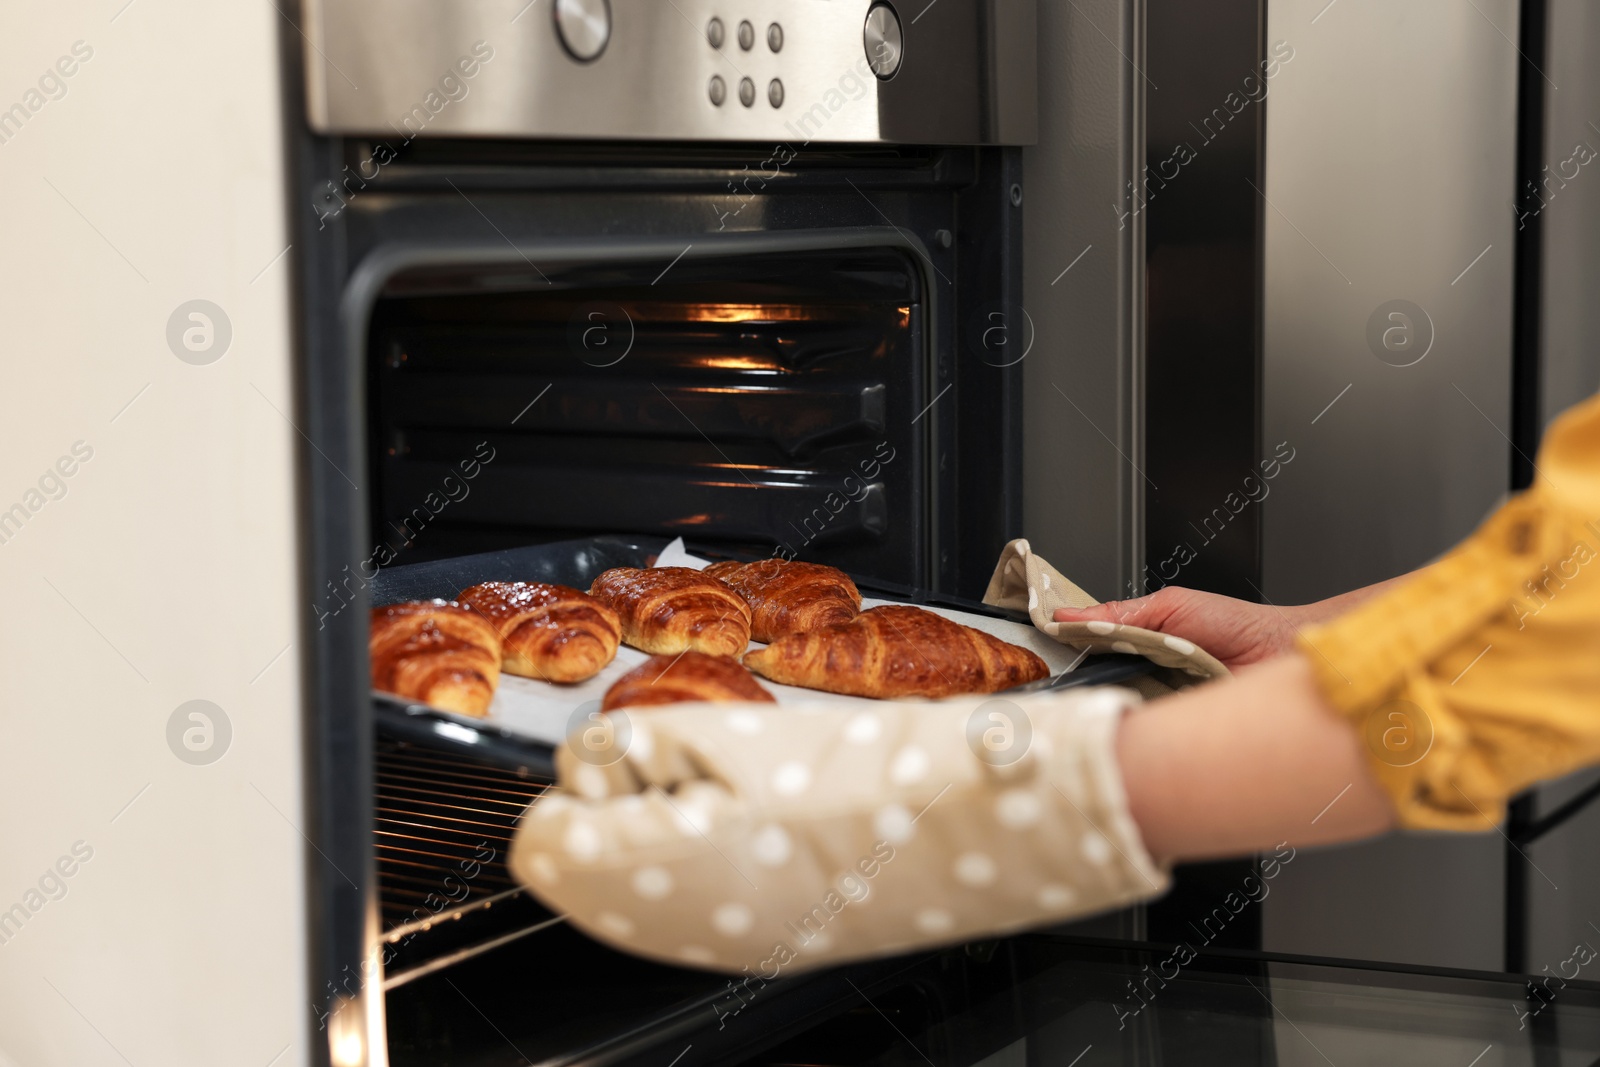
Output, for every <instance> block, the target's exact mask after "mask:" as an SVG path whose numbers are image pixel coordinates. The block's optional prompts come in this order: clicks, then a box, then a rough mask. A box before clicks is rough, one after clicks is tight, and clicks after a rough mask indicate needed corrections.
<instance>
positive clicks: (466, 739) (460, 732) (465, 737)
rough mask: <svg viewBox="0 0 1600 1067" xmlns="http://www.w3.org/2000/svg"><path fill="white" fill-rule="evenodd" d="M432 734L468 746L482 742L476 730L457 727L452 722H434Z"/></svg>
mask: <svg viewBox="0 0 1600 1067" xmlns="http://www.w3.org/2000/svg"><path fill="white" fill-rule="evenodd" d="M433 732H434V733H436V734H438V735H440V736H441V737H448V738H449V739H450V740H452V741H460V742H462V743H463V744H468V745H475V744H477V743H478V742H479V741H480V740H482V739H481V738H480V737H479V736H478V733H477V731H476V730H470V729H468V728H467V727H465V726H458V725H457V724H455V723H453V722H436V723H434V724H433Z"/></svg>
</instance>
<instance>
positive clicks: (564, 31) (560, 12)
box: [555, 0, 611, 63]
mask: <svg viewBox="0 0 1600 1067" xmlns="http://www.w3.org/2000/svg"><path fill="white" fill-rule="evenodd" d="M555 13H556V35H557V36H558V37H560V38H561V46H562V47H563V48H565V49H566V50H567V54H568V55H570V56H572V58H573V59H576V60H577V61H578V62H580V63H588V62H590V61H591V60H594V59H598V58H600V53H601V52H604V51H605V50H606V42H607V41H609V40H611V5H610V3H609V2H608V0H556V4H555Z"/></svg>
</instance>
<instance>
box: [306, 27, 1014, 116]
mask: <svg viewBox="0 0 1600 1067" xmlns="http://www.w3.org/2000/svg"><path fill="white" fill-rule="evenodd" d="M1034 4H1035V0H992V2H986V0H939V2H938V3H936V4H926V6H923V5H922V4H918V5H917V10H915V11H912V10H909V9H908V10H901V11H899V18H898V22H899V25H900V27H901V30H902V32H903V38H904V39H903V51H902V53H901V54H900V56H899V57H898V58H899V62H898V64H897V65H896V66H895V68H894V71H893V74H892V76H891V77H889V78H887V79H880V78H878V77H876V76H875V75H874V73H873V70H872V67H871V66H870V63H869V61H870V60H871V59H872V58H874V57H872V56H870V55H869V52H868V48H869V41H868V34H867V32H866V31H867V16H868V10H869V7H870V5H869V3H868V0H844V2H834V3H817V2H816V0H672V2H670V3H663V2H661V0H610V2H609V4H604V3H600V2H599V0H586V2H583V3H580V2H578V0H564V2H563V3H562V4H560V5H555V4H552V3H541V2H539V0H470V2H469V0H454V2H446V0H307V3H306V20H305V26H304V29H305V34H306V72H307V73H306V80H307V108H308V112H309V119H310V122H311V125H312V127H313V128H315V129H316V130H318V131H320V132H324V133H352V134H354V133H361V134H376V135H380V136H382V135H391V134H392V135H394V136H396V137H399V138H401V139H402V140H409V139H410V138H411V137H415V136H429V137H433V136H503V137H551V138H621V139H645V138H649V139H676V140H702V141H770V140H778V141H784V142H788V143H791V144H793V143H806V142H810V141H813V140H816V141H827V142H896V143H929V144H1026V143H1029V142H1031V141H1032V140H1033V138H1034V133H1035V127H1036V114H1037V102H1036V100H1035V86H1034V70H1035V66H1036V59H1035V47H1036V43H1035V36H1034V21H1035V19H1034ZM607 13H608V14H607ZM714 23H715V25H714ZM746 24H748V25H749V30H748V32H741V31H742V28H743V27H744V26H745V25H746ZM718 26H720V34H719V32H718ZM773 26H777V27H778V29H777V30H776V31H773V30H772V27H773ZM714 40H720V42H721V44H720V47H718V46H714V45H713V43H712V42H713V41H714ZM774 44H777V45H778V47H776V48H775V47H773V45H774ZM880 44H881V42H880ZM718 86H720V92H719V91H718V88H717V87H718Z"/></svg>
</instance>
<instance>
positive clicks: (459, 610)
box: [367, 600, 500, 715]
mask: <svg viewBox="0 0 1600 1067" xmlns="http://www.w3.org/2000/svg"><path fill="white" fill-rule="evenodd" d="M367 651H368V655H369V657H370V659H371V660H372V688H374V689H380V690H382V691H383V692H385V693H394V694H395V695H397V696H402V697H406V698H408V699H410V700H420V701H422V702H423V703H424V704H431V705H432V706H434V707H436V708H443V709H445V710H446V711H454V712H459V713H461V714H463V715H483V714H486V713H487V712H488V710H489V702H490V701H492V700H493V699H494V690H495V686H496V685H498V684H499V682H500V634H499V633H498V632H497V631H496V630H495V628H494V627H493V626H491V625H490V624H489V622H488V620H486V619H484V617H483V616H481V615H479V614H477V613H476V612H473V611H469V610H467V609H466V608H464V607H462V606H461V605H459V604H457V603H455V602H453V601H449V600H413V601H409V602H407V603H404V604H390V605H389V606H387V607H381V608H373V609H372V618H371V625H370V629H369V630H368V631H367Z"/></svg>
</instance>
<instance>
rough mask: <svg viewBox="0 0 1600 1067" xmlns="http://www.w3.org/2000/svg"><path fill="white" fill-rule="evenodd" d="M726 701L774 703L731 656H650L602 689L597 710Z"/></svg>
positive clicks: (690, 653)
mask: <svg viewBox="0 0 1600 1067" xmlns="http://www.w3.org/2000/svg"><path fill="white" fill-rule="evenodd" d="M728 700H758V701H762V702H763V703H767V704H776V703H777V699H776V698H775V697H773V695H772V694H771V693H769V692H767V691H766V690H765V689H763V688H761V683H760V682H758V681H756V680H755V678H754V677H753V676H752V675H751V674H750V672H749V671H747V670H745V669H744V668H743V667H741V666H739V661H738V660H736V659H734V658H733V657H731V656H708V655H706V654H705V653H704V652H683V653H680V654H678V655H676V656H651V657H650V658H649V659H648V660H646V661H645V662H644V663H641V664H639V666H637V667H635V668H634V669H633V670H631V671H629V672H628V673H627V674H624V675H623V676H622V677H621V678H618V679H617V681H616V684H615V685H613V686H612V687H611V688H610V689H608V690H606V696H605V699H604V700H603V701H601V703H600V710H601V711H612V710H614V709H616V708H638V707H646V706H649V705H652V704H679V703H682V702H684V701H708V702H712V703H719V702H722V701H728Z"/></svg>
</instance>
